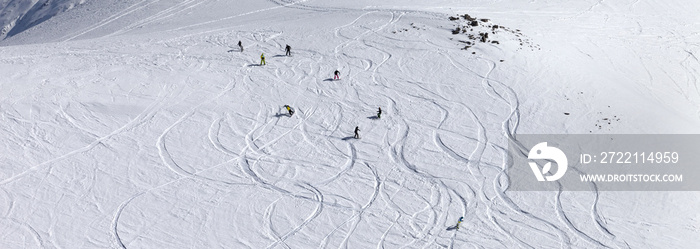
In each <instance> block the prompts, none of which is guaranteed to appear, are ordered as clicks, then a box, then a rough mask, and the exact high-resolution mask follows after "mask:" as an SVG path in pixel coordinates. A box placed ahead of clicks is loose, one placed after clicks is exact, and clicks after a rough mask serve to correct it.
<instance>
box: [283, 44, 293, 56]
mask: <svg viewBox="0 0 700 249" xmlns="http://www.w3.org/2000/svg"><path fill="white" fill-rule="evenodd" d="M284 51H285V54H286V55H287V56H292V47H290V46H289V44H287V46H286V47H284Z"/></svg>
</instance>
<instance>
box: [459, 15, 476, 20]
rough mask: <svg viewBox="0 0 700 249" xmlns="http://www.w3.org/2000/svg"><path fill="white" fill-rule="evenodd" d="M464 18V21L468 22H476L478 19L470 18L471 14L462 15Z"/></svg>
mask: <svg viewBox="0 0 700 249" xmlns="http://www.w3.org/2000/svg"><path fill="white" fill-rule="evenodd" d="M462 18H464V20H467V21H474V20H476V18H473V17H471V16H469V14H464V15H462Z"/></svg>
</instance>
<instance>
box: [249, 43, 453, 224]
mask: <svg viewBox="0 0 700 249" xmlns="http://www.w3.org/2000/svg"><path fill="white" fill-rule="evenodd" d="M238 47H239V48H240V49H241V52H243V45H242V43H241V41H238ZM284 52H285V55H286V56H292V47H291V46H289V44H287V45H286V46H285V47H284ZM260 65H261V66H262V65H267V63H266V62H265V53H262V54H260ZM333 80H340V71H338V70H335V71H334V72H333ZM284 108H285V109H287V113H288V114H289V117H292V116H293V115H294V108H292V107H291V106H289V105H284ZM380 118H382V108H381V107H379V110H378V111H377V119H380ZM353 138H355V139H359V138H360V127H359V126H355V135H354V136H353ZM463 218H464V217H460V218H459V221H457V224H456V225H454V226H452V227H449V228H447V230H454V229H457V230H459V225H460V224H461V223H462V220H463Z"/></svg>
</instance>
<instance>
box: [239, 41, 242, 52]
mask: <svg viewBox="0 0 700 249" xmlns="http://www.w3.org/2000/svg"><path fill="white" fill-rule="evenodd" d="M238 47H239V48H241V52H243V44H241V41H238Z"/></svg>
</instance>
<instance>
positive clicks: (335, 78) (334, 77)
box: [333, 70, 340, 80]
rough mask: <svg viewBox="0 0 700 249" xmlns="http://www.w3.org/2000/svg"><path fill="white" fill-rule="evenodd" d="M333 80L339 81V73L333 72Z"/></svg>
mask: <svg viewBox="0 0 700 249" xmlns="http://www.w3.org/2000/svg"><path fill="white" fill-rule="evenodd" d="M333 79H334V80H339V79H340V71H338V70H335V72H333Z"/></svg>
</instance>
